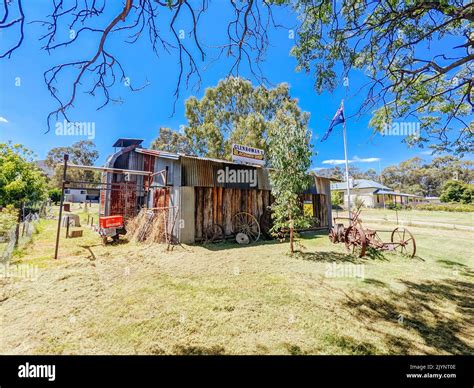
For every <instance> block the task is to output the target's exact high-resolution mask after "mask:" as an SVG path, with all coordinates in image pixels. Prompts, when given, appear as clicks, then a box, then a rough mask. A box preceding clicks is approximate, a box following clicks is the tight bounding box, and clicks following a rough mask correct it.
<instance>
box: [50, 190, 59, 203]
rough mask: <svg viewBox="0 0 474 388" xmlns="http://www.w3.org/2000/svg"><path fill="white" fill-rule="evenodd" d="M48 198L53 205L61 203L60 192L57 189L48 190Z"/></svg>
mask: <svg viewBox="0 0 474 388" xmlns="http://www.w3.org/2000/svg"><path fill="white" fill-rule="evenodd" d="M48 197H49V199H50V200H51V201H53V202H54V204H55V205H57V204H58V203H59V202H60V201H61V190H60V189H58V188H57V187H55V188H54V189H51V190H49V191H48Z"/></svg>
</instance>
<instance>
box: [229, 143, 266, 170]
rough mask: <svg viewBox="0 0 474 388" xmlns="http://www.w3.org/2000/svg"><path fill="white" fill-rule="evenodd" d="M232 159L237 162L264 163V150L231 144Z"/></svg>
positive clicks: (260, 164)
mask: <svg viewBox="0 0 474 388" xmlns="http://www.w3.org/2000/svg"><path fill="white" fill-rule="evenodd" d="M232 160H233V161H234V162H237V163H245V164H257V165H259V166H263V165H265V152H264V151H263V150H260V149H258V148H253V147H247V146H244V145H240V144H232Z"/></svg>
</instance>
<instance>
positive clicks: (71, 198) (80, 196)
mask: <svg viewBox="0 0 474 388" xmlns="http://www.w3.org/2000/svg"><path fill="white" fill-rule="evenodd" d="M64 201H65V202H71V203H81V202H93V203H99V190H97V189H96V190H93V189H92V190H83V189H66V190H64Z"/></svg>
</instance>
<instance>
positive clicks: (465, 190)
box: [439, 181, 474, 203]
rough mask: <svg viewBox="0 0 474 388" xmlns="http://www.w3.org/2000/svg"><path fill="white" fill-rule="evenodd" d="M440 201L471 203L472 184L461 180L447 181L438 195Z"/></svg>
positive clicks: (473, 191)
mask: <svg viewBox="0 0 474 388" xmlns="http://www.w3.org/2000/svg"><path fill="white" fill-rule="evenodd" d="M439 199H440V200H441V202H461V203H472V202H473V200H474V185H469V184H467V183H464V182H461V181H447V182H446V183H445V184H444V185H443V188H442V190H441V195H440V197H439Z"/></svg>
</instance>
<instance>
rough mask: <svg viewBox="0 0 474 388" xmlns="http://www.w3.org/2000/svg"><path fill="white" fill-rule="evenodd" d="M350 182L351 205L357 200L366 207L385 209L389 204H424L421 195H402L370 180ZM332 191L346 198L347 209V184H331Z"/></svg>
mask: <svg viewBox="0 0 474 388" xmlns="http://www.w3.org/2000/svg"><path fill="white" fill-rule="evenodd" d="M349 182H350V191H351V204H354V203H355V201H356V199H358V200H360V201H363V203H364V206H365V207H384V206H387V205H389V204H400V205H408V204H413V203H421V202H423V197H422V196H420V195H414V194H406V193H400V192H397V191H394V190H392V189H391V188H389V187H387V186H384V185H382V184H381V183H378V182H375V181H372V180H370V179H353V180H349ZM331 191H334V192H338V193H341V195H343V196H344V206H346V207H347V183H346V182H338V183H331Z"/></svg>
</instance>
